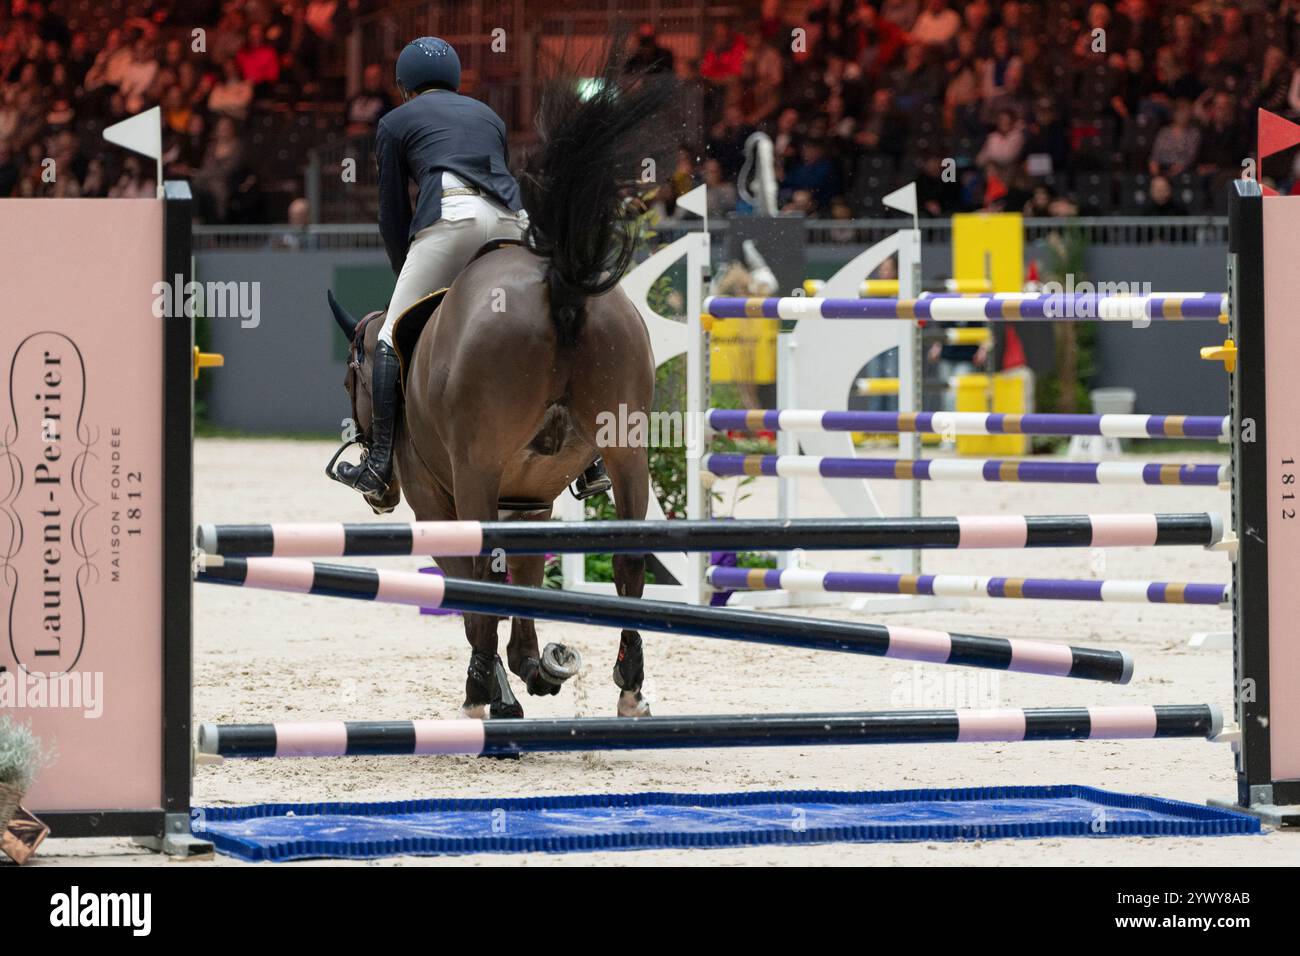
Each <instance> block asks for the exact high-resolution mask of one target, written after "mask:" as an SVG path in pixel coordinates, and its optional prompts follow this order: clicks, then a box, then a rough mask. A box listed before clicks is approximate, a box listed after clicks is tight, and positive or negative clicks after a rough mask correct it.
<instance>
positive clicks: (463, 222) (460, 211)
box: [379, 173, 528, 347]
mask: <svg viewBox="0 0 1300 956" xmlns="http://www.w3.org/2000/svg"><path fill="white" fill-rule="evenodd" d="M460 184H461V183H460V180H458V179H456V177H454V176H451V175H450V174H448V173H443V187H444V188H451V187H452V186H458V185H460ZM527 228H528V214H527V213H526V212H523V211H521V212H518V213H513V212H511V211H510V210H508V209H506V208H505V207H504V206H500V205H497V203H495V202H493V201H492V200H490V199H486V198H484V197H483V196H450V197H444V198H443V200H442V217H441V218H440V219H439V220H438V221H437V222H435V223H434V224H433V225H432V226H429V227H427V228H425V229H421V230H420V231H419V232H417V233H416V234H415V237H414V238H413V239H411V246H410V248H409V249H408V250H407V253H406V261H405V262H404V263H402V272H401V274H400V275H398V277H397V286H396V287H395V288H394V289H393V297H392V299H391V300H389V303H388V314H387V315H386V316H385V317H384V327H383V328H382V329H381V330H380V331H379V341H381V342H383V343H385V344H386V345H388V346H390V347H391V346H392V344H393V324H394V323H395V322H396V321H397V318H398V317H399V316H400V315H401V314H402V313H403V312H405V311H406V310H407V309H409V308H410V307H411V306H413V305H414V304H415V303H416V302H418V301H420V300H421V299H423V298H424V297H425V296H426V295H428V294H429V293H430V292H434V291H436V290H438V289H442V288H445V287H447V286H449V285H451V283H452V280H453V279H455V278H456V276H458V275H459V274H460V271H461V270H462V269H464V268H465V266H466V265H468V264H469V260H470V258H471V257H472V256H473V255H474V253H476V252H478V250H479V249H481V248H482V247H483V244H484V243H486V242H488V241H489V240H492V239H521V238H523V235H524V231H525V230H526V229H527Z"/></svg>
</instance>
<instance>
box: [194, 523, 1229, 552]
mask: <svg viewBox="0 0 1300 956" xmlns="http://www.w3.org/2000/svg"><path fill="white" fill-rule="evenodd" d="M1222 539H1223V518H1222V516H1220V515H1217V514H1206V513H1195V512H1194V513H1188V514H1118V515H1107V514H1097V515H968V516H957V517H951V518H940V517H932V518H812V519H809V518H805V519H802V520H792V521H782V520H780V519H765V520H764V519H760V520H750V521H724V520H713V521H573V522H562V521H415V522H409V523H367V524H343V523H317V524H297V523H289V522H285V523H275V524H244V525H227V524H204V525H200V526H199V527H198V529H197V531H196V533H195V545H196V546H197V547H198V548H199V549H200V550H201V551H204V552H206V553H208V554H221V555H225V556H227V557H286V558H336V557H345V556H346V557H352V556H363V555H364V556H378V555H407V554H410V555H430V556H433V557H466V556H474V555H491V554H494V553H498V552H504V553H506V554H584V553H606V554H640V553H647V552H654V551H691V552H707V551H745V550H754V549H760V548H776V549H791V548H803V549H805V550H809V551H840V550H850V551H857V550H870V551H893V550H914V549H921V548H924V549H936V548H944V549H962V548H1014V549H1020V548H1104V547H1149V546H1173V545H1200V546H1202V547H1213V546H1214V545H1217V544H1218V543H1219V542H1220V541H1222Z"/></svg>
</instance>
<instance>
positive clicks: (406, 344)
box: [358, 239, 524, 394]
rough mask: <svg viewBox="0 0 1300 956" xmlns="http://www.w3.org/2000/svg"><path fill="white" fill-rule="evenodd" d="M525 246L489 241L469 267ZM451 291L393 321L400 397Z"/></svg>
mask: <svg viewBox="0 0 1300 956" xmlns="http://www.w3.org/2000/svg"><path fill="white" fill-rule="evenodd" d="M523 244H524V243H523V241H522V240H520V239H489V240H488V241H487V242H485V243H484V244H483V245H482V246H480V247H479V249H478V251H477V252H475V253H474V255H473V256H471V257H470V260H469V262H467V263H465V265H466V267H468V266H469V265H470V263H472V262H477V261H478V260H479V259H482V258H483V257H484V256H486V255H487V254H488V253H490V252H496V251H497V250H498V249H504V248H505V247H506V246H522V245H523ZM449 288H450V286H445V287H443V288H441V289H436V290H434V291H433V292H430V293H429V294H428V295H426V296H425V297H424V298H422V299H419V300H418V301H416V302H415V303H414V304H412V305H411V306H410V307H409V308H407V310H406V311H405V312H403V313H402V314H401V315H399V316H398V317H397V319H396V320H395V321H394V322H393V351H395V352H396V353H397V364H398V367H399V372H398V376H399V381H398V391H399V393H400V394H405V392H406V370H407V368H408V367H409V366H410V362H411V359H412V357H413V356H414V355H415V347H416V345H417V344H418V343H419V341H420V335H421V333H423V332H424V330H425V327H426V326H428V324H429V320H430V319H432V318H433V317H434V316H435V315H436V314H437V312H438V307H439V306H441V305H442V300H443V299H444V298H446V296H447V291H448V289H449ZM360 331H361V330H360V329H358V332H360Z"/></svg>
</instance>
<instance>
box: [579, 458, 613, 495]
mask: <svg viewBox="0 0 1300 956" xmlns="http://www.w3.org/2000/svg"><path fill="white" fill-rule="evenodd" d="M613 487H614V483H613V482H612V481H610V480H609V475H607V474H605V462H604V460H603V459H600V458H597V459H596V460H595V461H593V462H592V463H591V465H590V466H589V467H588V468H587V470H586V471H584V472H583V473H582V474H580V475H579V476H578V480H577V481H575V482H574V483H573V497H575V498H577V499H578V500H579V501H582V500H583V499H584V498H591V497H594V496H595V495H603V494H604V493H605V492H607V491H609V489H611V488H613Z"/></svg>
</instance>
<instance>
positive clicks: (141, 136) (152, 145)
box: [104, 106, 162, 160]
mask: <svg viewBox="0 0 1300 956" xmlns="http://www.w3.org/2000/svg"><path fill="white" fill-rule="evenodd" d="M104 139H106V140H108V141H109V142H110V143H113V144H114V145H117V146H124V147H126V148H127V149H129V150H133V151H134V152H137V153H143V154H144V155H145V156H148V157H149V158H150V159H153V160H158V159H161V158H162V112H161V110H159V109H158V107H156V106H155V107H153V108H152V109H147V110H145V111H144V112H143V113H137V114H136V115H135V116H132V117H130V118H129V119H124V120H122V122H120V123H114V124H113V125H112V126H110V127H108V128H107V129H105V130H104Z"/></svg>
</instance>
